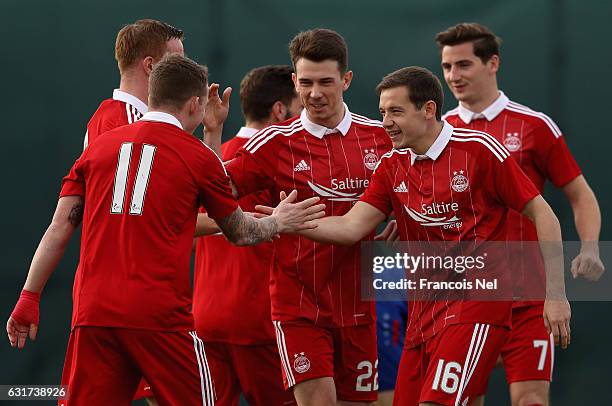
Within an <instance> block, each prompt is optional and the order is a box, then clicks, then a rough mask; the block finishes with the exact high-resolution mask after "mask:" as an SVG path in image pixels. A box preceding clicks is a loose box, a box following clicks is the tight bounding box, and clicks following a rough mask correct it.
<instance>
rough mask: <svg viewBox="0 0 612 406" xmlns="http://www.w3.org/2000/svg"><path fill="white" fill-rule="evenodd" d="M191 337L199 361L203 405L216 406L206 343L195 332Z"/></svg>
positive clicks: (191, 332)
mask: <svg viewBox="0 0 612 406" xmlns="http://www.w3.org/2000/svg"><path fill="white" fill-rule="evenodd" d="M189 335H190V336H191V338H193V348H194V350H195V353H196V358H197V360H198V368H199V369H200V386H201V388H202V405H203V406H213V405H214V404H215V394H214V390H213V385H212V378H211V377H210V369H209V368H208V360H207V359H206V353H205V352H204V343H203V342H202V340H201V339H200V338H199V337H198V336H197V334H196V333H195V331H190V332H189Z"/></svg>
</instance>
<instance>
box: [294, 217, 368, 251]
mask: <svg viewBox="0 0 612 406" xmlns="http://www.w3.org/2000/svg"><path fill="white" fill-rule="evenodd" d="M314 223H315V224H316V225H317V227H316V228H314V229H312V230H305V231H300V233H299V234H300V235H303V236H304V237H306V238H308V239H310V240H313V241H316V242H320V243H324V244H338V245H353V244H355V243H357V242H358V241H361V239H362V238H363V237H365V235H366V234H367V232H366V233H363V231H361V230H359V229H357V227H354V224H352V222H351V221H350V220H348V219H347V218H346V216H329V217H324V218H322V219H319V220H315V221H314Z"/></svg>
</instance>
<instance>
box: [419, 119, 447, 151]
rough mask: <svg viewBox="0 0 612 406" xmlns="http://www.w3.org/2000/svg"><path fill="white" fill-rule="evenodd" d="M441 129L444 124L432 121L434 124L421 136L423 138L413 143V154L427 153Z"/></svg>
mask: <svg viewBox="0 0 612 406" xmlns="http://www.w3.org/2000/svg"><path fill="white" fill-rule="evenodd" d="M442 127H444V124H443V123H442V122H441V121H437V120H436V121H434V123H432V125H430V126H429V127H428V128H427V131H426V132H425V134H423V136H422V137H421V138H420V139H419V140H418V141H417V142H415V145H414V146H413V147H412V150H413V151H414V153H416V154H419V155H424V154H425V153H426V152H427V151H429V148H431V146H432V145H433V143H434V142H436V140H437V139H438V137H439V136H440V133H441V132H442Z"/></svg>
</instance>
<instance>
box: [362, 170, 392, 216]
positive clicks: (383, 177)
mask: <svg viewBox="0 0 612 406" xmlns="http://www.w3.org/2000/svg"><path fill="white" fill-rule="evenodd" d="M386 162H387V160H385V159H384V158H383V160H381V161H380V162H379V164H378V166H377V167H376V169H375V170H374V173H373V174H372V176H371V177H370V183H369V184H368V187H367V188H366V190H365V192H364V193H363V196H361V199H360V201H362V202H364V203H368V204H370V205H372V206H374V207H376V208H377V209H378V210H380V211H381V212H383V213H384V214H385V215H387V216H388V215H389V214H391V212H392V211H393V204H392V202H391V197H390V195H389V187H388V186H389V185H388V183H389V182H388V180H387V174H386V169H385V167H386V165H385V163H386Z"/></svg>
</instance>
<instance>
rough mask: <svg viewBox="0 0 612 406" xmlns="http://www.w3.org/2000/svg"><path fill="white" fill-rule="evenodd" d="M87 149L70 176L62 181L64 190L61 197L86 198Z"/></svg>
mask: <svg viewBox="0 0 612 406" xmlns="http://www.w3.org/2000/svg"><path fill="white" fill-rule="evenodd" d="M86 152H87V149H86V150H85V152H83V154H82V155H81V157H80V158H79V159H77V160H76V162H75V163H74V165H72V168H71V169H70V172H69V173H68V175H66V176H64V178H63V179H62V190H61V191H60V197H64V196H83V197H85V175H84V172H85V171H84V168H85V162H86V159H87V154H86Z"/></svg>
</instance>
